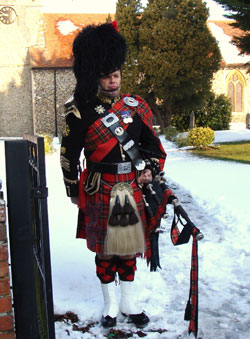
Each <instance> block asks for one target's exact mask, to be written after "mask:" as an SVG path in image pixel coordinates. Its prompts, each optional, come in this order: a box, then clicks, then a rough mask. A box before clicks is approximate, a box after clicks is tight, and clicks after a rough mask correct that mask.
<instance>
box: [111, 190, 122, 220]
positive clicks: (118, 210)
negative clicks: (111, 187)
mask: <svg viewBox="0 0 250 339" xmlns="http://www.w3.org/2000/svg"><path fill="white" fill-rule="evenodd" d="M121 213H122V207H121V203H120V198H119V196H118V195H117V196H116V199H115V205H114V207H113V208H112V213H111V215H110V217H109V224H110V226H118V225H119V223H120V221H119V218H118V215H119V214H121Z"/></svg>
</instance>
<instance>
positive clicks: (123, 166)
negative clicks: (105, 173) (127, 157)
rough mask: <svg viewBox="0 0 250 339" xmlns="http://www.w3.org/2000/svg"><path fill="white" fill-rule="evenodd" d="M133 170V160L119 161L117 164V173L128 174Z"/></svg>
mask: <svg viewBox="0 0 250 339" xmlns="http://www.w3.org/2000/svg"><path fill="white" fill-rule="evenodd" d="M130 172H131V162H129V161H128V162H119V164H118V165H117V174H126V173H130Z"/></svg>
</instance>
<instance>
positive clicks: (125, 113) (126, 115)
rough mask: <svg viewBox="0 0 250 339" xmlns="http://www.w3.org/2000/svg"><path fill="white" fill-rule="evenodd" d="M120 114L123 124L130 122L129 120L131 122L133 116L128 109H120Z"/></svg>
mask: <svg viewBox="0 0 250 339" xmlns="http://www.w3.org/2000/svg"><path fill="white" fill-rule="evenodd" d="M121 116H122V120H123V122H124V124H130V123H131V122H133V118H132V117H131V114H130V112H129V111H122V112H121Z"/></svg>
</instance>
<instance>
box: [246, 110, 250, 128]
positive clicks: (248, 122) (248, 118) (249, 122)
mask: <svg viewBox="0 0 250 339" xmlns="http://www.w3.org/2000/svg"><path fill="white" fill-rule="evenodd" d="M246 128H247V129H250V113H247V115H246Z"/></svg>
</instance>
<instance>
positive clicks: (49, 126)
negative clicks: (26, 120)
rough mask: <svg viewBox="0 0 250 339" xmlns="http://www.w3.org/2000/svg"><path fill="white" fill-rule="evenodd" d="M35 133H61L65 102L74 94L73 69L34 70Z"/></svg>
mask: <svg viewBox="0 0 250 339" xmlns="http://www.w3.org/2000/svg"><path fill="white" fill-rule="evenodd" d="M32 83H33V88H32V96H33V120H34V133H35V134H49V135H53V136H54V135H56V134H57V135H59V136H60V135H61V133H62V129H63V125H64V118H63V113H64V103H65V101H66V100H67V99H68V98H69V97H70V96H71V95H72V93H73V90H74V87H75V78H74V75H73V72H72V70H71V69H67V68H58V69H33V70H32Z"/></svg>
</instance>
